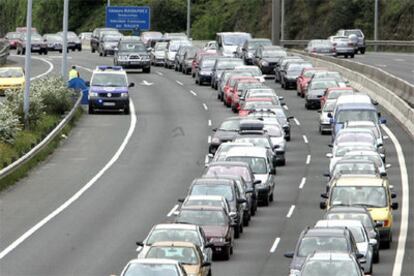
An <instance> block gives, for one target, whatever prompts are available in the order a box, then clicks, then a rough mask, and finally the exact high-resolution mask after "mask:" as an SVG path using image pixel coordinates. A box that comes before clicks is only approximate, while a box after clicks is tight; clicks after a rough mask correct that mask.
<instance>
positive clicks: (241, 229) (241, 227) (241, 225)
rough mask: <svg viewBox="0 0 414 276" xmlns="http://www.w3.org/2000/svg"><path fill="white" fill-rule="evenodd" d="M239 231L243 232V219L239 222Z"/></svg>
mask: <svg viewBox="0 0 414 276" xmlns="http://www.w3.org/2000/svg"><path fill="white" fill-rule="evenodd" d="M239 227H240V233H243V230H244V228H243V221H241V223H240V226H239Z"/></svg>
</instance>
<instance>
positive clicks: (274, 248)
mask: <svg viewBox="0 0 414 276" xmlns="http://www.w3.org/2000/svg"><path fill="white" fill-rule="evenodd" d="M279 242H280V238H279V237H277V238H276V239H275V241H274V242H273V245H272V247H271V248H270V253H275V251H276V248H277V246H278V245H279Z"/></svg>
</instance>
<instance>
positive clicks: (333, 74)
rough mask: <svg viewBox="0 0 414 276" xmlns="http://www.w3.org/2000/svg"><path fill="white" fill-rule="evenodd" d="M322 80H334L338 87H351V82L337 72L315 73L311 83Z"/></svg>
mask: <svg viewBox="0 0 414 276" xmlns="http://www.w3.org/2000/svg"><path fill="white" fill-rule="evenodd" d="M320 79H334V80H336V82H337V83H338V87H347V86H348V85H349V81H348V80H347V79H345V78H344V77H343V76H342V75H341V74H340V73H339V72H337V71H322V70H319V71H316V72H314V73H313V75H312V77H311V79H310V81H309V82H310V83H311V82H312V81H314V80H320Z"/></svg>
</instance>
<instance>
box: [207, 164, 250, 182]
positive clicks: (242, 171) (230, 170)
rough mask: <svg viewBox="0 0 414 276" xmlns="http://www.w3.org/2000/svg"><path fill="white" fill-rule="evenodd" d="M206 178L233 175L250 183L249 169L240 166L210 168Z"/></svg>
mask: <svg viewBox="0 0 414 276" xmlns="http://www.w3.org/2000/svg"><path fill="white" fill-rule="evenodd" d="M205 175H206V176H220V175H235V176H241V177H243V179H244V181H248V182H252V181H253V180H252V178H251V175H250V173H249V169H248V168H246V167H241V166H210V167H208V169H207V172H206V173H205Z"/></svg>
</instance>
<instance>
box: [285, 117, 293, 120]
mask: <svg viewBox="0 0 414 276" xmlns="http://www.w3.org/2000/svg"><path fill="white" fill-rule="evenodd" d="M293 118H295V117H293V116H289V117H287V118H286V119H288V120H292V119H293Z"/></svg>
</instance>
